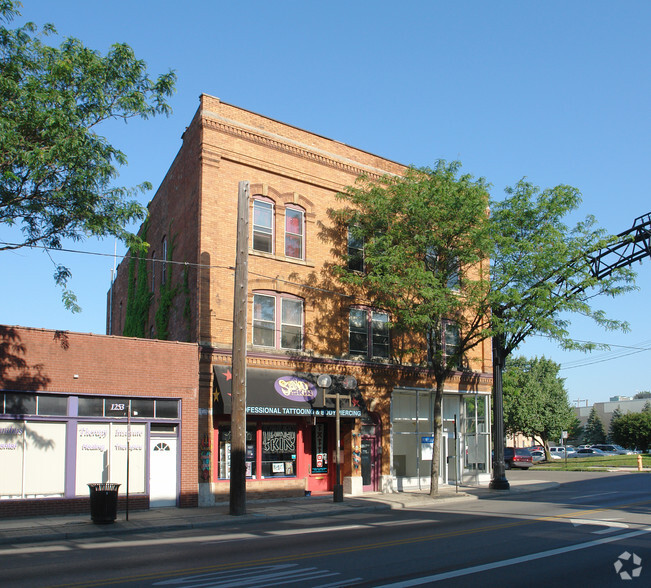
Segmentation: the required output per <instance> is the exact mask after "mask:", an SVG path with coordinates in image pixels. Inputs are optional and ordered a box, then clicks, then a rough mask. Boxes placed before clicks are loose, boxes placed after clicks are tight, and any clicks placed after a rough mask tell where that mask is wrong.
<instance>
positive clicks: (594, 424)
mask: <svg viewBox="0 0 651 588" xmlns="http://www.w3.org/2000/svg"><path fill="white" fill-rule="evenodd" d="M620 418H621V417H620ZM583 441H584V442H585V443H590V444H592V445H594V444H595V443H604V442H605V441H606V429H605V428H604V424H603V422H602V420H601V418H600V417H599V415H598V414H597V411H596V410H595V408H594V406H593V407H592V410H591V411H590V414H589V415H588V422H587V423H586V424H585V427H583Z"/></svg>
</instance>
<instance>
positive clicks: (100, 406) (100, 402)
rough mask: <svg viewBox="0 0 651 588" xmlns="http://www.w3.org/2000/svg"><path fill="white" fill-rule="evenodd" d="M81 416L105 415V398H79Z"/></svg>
mask: <svg viewBox="0 0 651 588" xmlns="http://www.w3.org/2000/svg"><path fill="white" fill-rule="evenodd" d="M78 414H79V416H104V399H103V398H86V397H81V398H79V408H78Z"/></svg>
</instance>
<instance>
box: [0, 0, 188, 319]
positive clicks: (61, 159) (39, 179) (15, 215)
mask: <svg viewBox="0 0 651 588" xmlns="http://www.w3.org/2000/svg"><path fill="white" fill-rule="evenodd" d="M19 6H20V3H19V2H16V1H15V0H0V224H4V225H8V226H15V227H17V228H19V229H20V233H21V234H22V236H21V238H20V239H18V242H16V243H0V251H3V250H8V249H18V248H21V247H29V246H34V245H36V246H42V247H44V248H46V249H52V250H56V249H60V248H61V246H62V241H63V240H64V239H72V240H75V241H78V240H83V239H85V238H88V237H100V238H101V237H105V236H114V237H117V238H119V239H121V240H123V241H125V242H127V243H129V244H131V245H133V244H136V243H137V242H138V240H137V238H136V237H135V236H134V235H132V234H131V233H129V232H128V231H127V230H126V228H125V227H126V226H127V225H128V224H129V223H130V222H132V221H135V220H138V219H141V218H143V217H144V214H145V209H144V208H143V207H142V206H141V205H140V204H139V203H138V202H137V201H136V200H134V199H133V198H134V196H135V195H136V194H137V193H139V192H141V191H143V190H148V189H151V185H150V184H149V183H147V182H145V183H143V184H141V185H139V186H137V187H136V188H124V187H118V186H115V185H114V184H113V182H114V180H115V179H116V177H117V176H118V167H119V166H122V165H126V163H127V158H126V155H125V154H124V153H123V152H122V151H120V150H119V149H117V148H116V147H114V146H113V145H111V144H109V142H108V141H107V140H106V139H105V138H104V137H103V136H101V135H99V134H98V133H97V129H98V126H99V125H100V124H101V123H102V122H104V121H107V120H110V119H122V120H124V121H127V120H128V119H130V118H133V117H140V118H148V117H150V116H154V115H156V114H168V113H169V112H170V107H169V105H168V103H167V101H166V99H167V97H168V96H170V95H171V94H172V92H173V90H174V84H175V80H176V76H175V74H174V73H172V72H168V73H166V74H164V75H161V76H159V77H158V78H156V79H155V80H152V79H151V78H150V77H149V75H148V73H147V70H146V64H145V63H144V62H143V61H141V60H138V59H136V57H135V55H134V52H133V50H132V49H131V47H129V46H128V45H125V44H116V45H113V46H112V47H111V49H110V50H109V52H108V53H107V54H106V55H105V56H103V55H101V54H100V53H98V52H97V51H94V50H92V49H89V48H87V47H85V46H84V45H83V44H82V43H81V42H80V41H79V40H77V39H74V38H67V39H64V40H63V42H62V43H61V45H60V46H59V47H53V46H50V45H48V44H46V43H45V42H44V39H45V37H47V36H50V35H54V34H56V30H55V29H54V27H53V26H52V25H50V24H47V25H45V26H44V27H43V28H42V30H41V31H40V32H39V30H38V28H37V27H36V25H34V24H33V23H27V24H25V25H24V26H22V27H19V28H16V29H9V28H7V27H5V26H4V25H3V24H2V23H3V22H4V23H8V22H10V21H11V20H13V18H14V17H16V16H17V15H18V14H19V12H18V7H19ZM70 275H71V274H70V271H69V269H68V268H66V267H64V266H62V265H58V266H57V267H56V271H55V274H54V277H55V281H56V282H57V284H59V285H60V286H61V287H62V288H63V302H64V304H65V305H66V307H68V308H69V309H71V310H73V311H78V310H80V309H79V307H78V306H77V303H76V297H75V296H74V294H73V293H72V292H70V291H69V290H68V289H67V287H66V284H67V280H68V279H69V277H70Z"/></svg>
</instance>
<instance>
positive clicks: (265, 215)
mask: <svg viewBox="0 0 651 588" xmlns="http://www.w3.org/2000/svg"><path fill="white" fill-rule="evenodd" d="M273 242H274V205H273V202H271V201H270V200H266V199H265V200H263V199H261V198H260V197H256V198H254V200H253V249H254V250H255V251H263V252H264V253H273Z"/></svg>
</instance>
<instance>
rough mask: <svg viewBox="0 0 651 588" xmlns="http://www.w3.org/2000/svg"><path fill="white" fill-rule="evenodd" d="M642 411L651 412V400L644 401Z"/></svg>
mask: <svg viewBox="0 0 651 588" xmlns="http://www.w3.org/2000/svg"><path fill="white" fill-rule="evenodd" d="M642 412H648V413H651V402H649V401H648V400H647V401H646V402H645V403H644V406H643V407H642Z"/></svg>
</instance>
